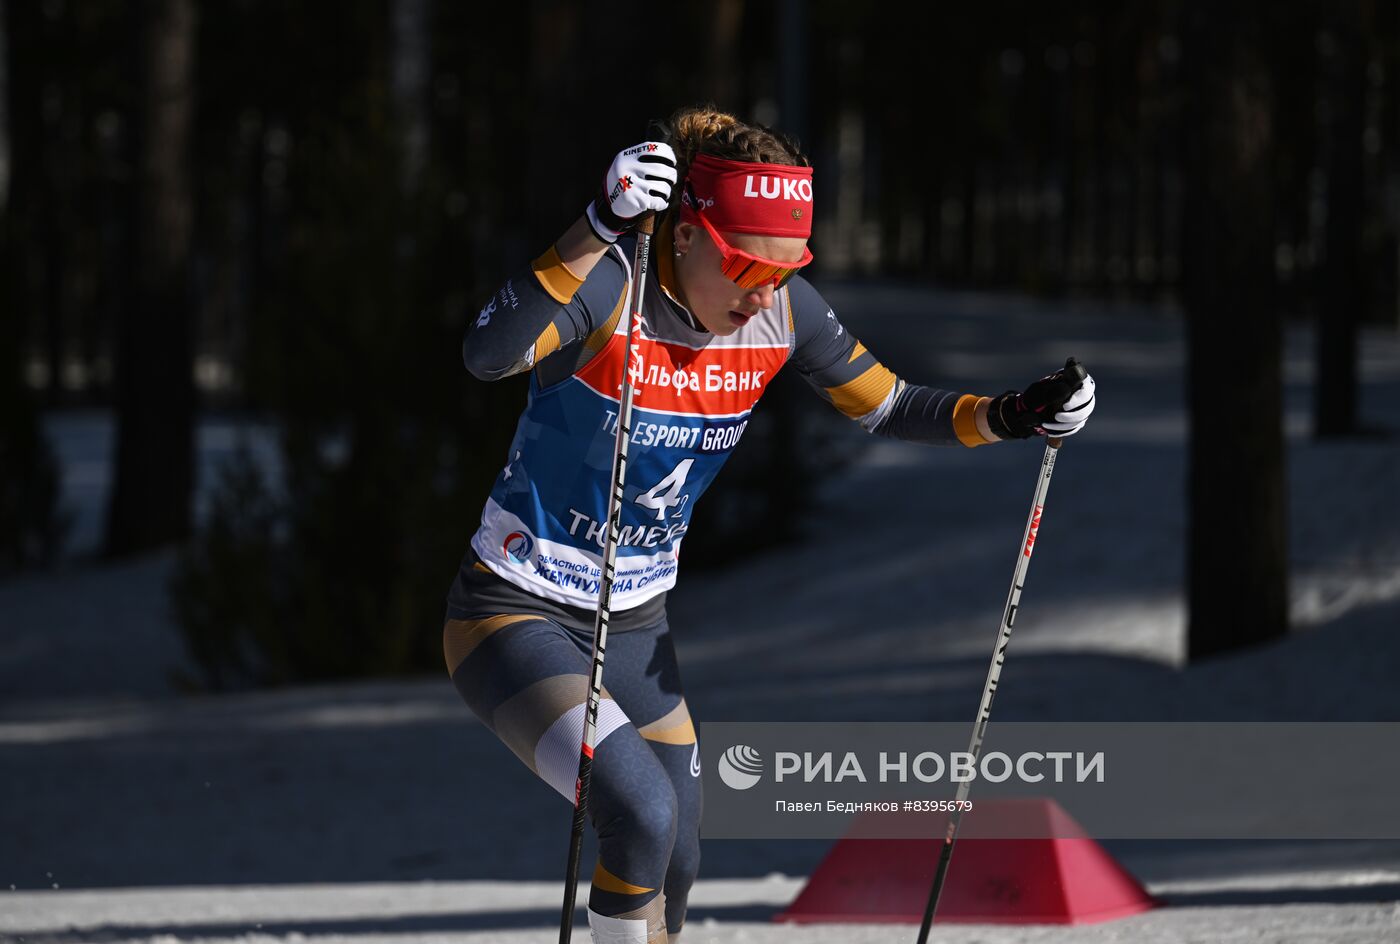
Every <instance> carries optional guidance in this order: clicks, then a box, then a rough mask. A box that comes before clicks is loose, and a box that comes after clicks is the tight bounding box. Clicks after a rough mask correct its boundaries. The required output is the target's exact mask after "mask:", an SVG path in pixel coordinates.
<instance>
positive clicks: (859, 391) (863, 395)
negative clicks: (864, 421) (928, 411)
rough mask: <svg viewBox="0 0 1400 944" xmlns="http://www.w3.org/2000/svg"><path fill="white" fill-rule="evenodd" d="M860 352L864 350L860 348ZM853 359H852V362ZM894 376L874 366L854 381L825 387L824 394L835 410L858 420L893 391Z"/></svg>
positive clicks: (884, 369) (876, 365) (885, 368)
mask: <svg viewBox="0 0 1400 944" xmlns="http://www.w3.org/2000/svg"><path fill="white" fill-rule="evenodd" d="M857 347H858V348H860V350H861V352H862V353H863V352H864V350H865V349H864V348H863V347H860V345H859V344H857ZM854 359H855V358H852V360H854ZM895 382H896V380H895V376H894V374H893V373H892V372H891V371H890V370H889V368H887V367H885V366H884V365H883V364H875V365H874V366H872V367H870V368H869V369H868V370H866V371H865V373H863V374H861V375H860V376H859V377H857V378H856V379H855V380H848V381H847V382H846V383H843V384H841V385H840V386H839V387H827V388H826V392H827V394H828V395H829V396H830V397H831V402H832V403H833V404H835V406H836V409H838V410H840V411H841V412H842V413H845V414H846V415H847V416H849V417H850V418H851V419H853V420H858V419H860V418H861V417H862V416H864V415H865V414H867V413H869V412H870V411H871V410H873V409H875V408H876V407H878V406H879V405H880V404H881V403H884V402H885V397H887V396H889V395H890V391H891V390H893V389H894V385H895Z"/></svg>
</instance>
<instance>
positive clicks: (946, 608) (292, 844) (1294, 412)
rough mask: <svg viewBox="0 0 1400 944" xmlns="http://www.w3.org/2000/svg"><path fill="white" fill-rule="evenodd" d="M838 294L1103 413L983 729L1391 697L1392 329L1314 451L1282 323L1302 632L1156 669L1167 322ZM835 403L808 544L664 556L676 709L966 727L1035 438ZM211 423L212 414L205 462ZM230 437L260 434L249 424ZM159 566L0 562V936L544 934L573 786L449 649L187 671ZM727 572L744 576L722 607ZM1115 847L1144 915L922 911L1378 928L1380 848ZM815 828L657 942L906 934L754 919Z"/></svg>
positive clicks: (891, 346) (769, 851)
mask: <svg viewBox="0 0 1400 944" xmlns="http://www.w3.org/2000/svg"><path fill="white" fill-rule="evenodd" d="M828 296H829V298H830V299H831V300H832V302H833V303H834V304H835V305H836V308H837V311H838V313H840V314H841V316H842V319H843V321H844V322H845V323H846V325H847V326H848V327H849V328H850V329H851V330H852V331H853V332H854V333H856V334H857V335H858V336H859V337H861V339H862V340H863V341H865V342H866V343H867V345H868V346H869V347H870V348H871V349H872V350H874V351H875V352H876V354H877V355H879V356H880V357H881V358H882V359H883V360H884V361H885V362H886V363H887V364H888V365H889V366H891V367H892V368H893V369H895V370H896V371H898V372H899V373H900V374H901V375H903V376H906V377H908V378H909V379H911V380H914V381H916V382H929V383H935V384H940V385H944V386H948V387H952V388H955V389H965V390H971V391H976V392H982V393H995V392H999V391H1000V390H1003V389H1006V388H1007V387H1012V386H1022V385H1024V384H1025V383H1027V382H1028V381H1030V380H1031V379H1034V378H1035V377H1037V376H1040V375H1041V374H1043V373H1045V372H1046V371H1048V370H1049V369H1052V368H1054V367H1056V366H1058V365H1059V364H1062V363H1063V361H1064V358H1065V357H1066V356H1069V355H1071V354H1073V355H1075V356H1077V357H1079V358H1080V360H1081V361H1083V362H1084V363H1085V364H1086V365H1087V366H1088V367H1089V369H1090V370H1091V371H1092V372H1093V374H1094V376H1095V378H1096V379H1097V380H1098V383H1099V391H1100V403H1099V406H1098V409H1097V411H1096V413H1095V416H1094V419H1093V420H1092V421H1091V423H1090V426H1089V428H1088V430H1087V431H1086V433H1085V434H1084V435H1082V436H1080V437H1076V438H1075V439H1072V440H1070V441H1069V442H1068V443H1067V445H1066V447H1065V449H1064V450H1063V452H1062V453H1061V455H1060V457H1059V461H1058V463H1057V466H1056V472H1055V478H1054V482H1053V484H1052V486H1051V490H1050V495H1049V498H1048V501H1047V505H1046V511H1045V518H1044V522H1043V524H1042V527H1041V531H1040V538H1039V541H1038V543H1037V553H1036V556H1035V558H1034V561H1033V563H1032V565H1031V568H1030V574H1029V579H1028V581H1027V585H1026V590H1025V595H1024V597H1023V600H1022V610H1021V615H1020V618H1019V619H1018V620H1017V626H1016V636H1015V638H1014V641H1013V644H1012V649H1011V654H1010V658H1009V661H1008V664H1007V668H1006V670H1005V673H1004V675H1003V687H1002V688H1001V690H1000V692H999V694H998V699H997V703H996V717H997V719H998V720H1006V721H1011V720H1030V719H1042V720H1135V719H1137V720H1210V719H1229V720H1400V686H1397V685H1396V684H1395V678H1396V674H1397V670H1400V533H1397V531H1396V529H1395V528H1394V526H1393V524H1392V523H1391V520H1390V518H1389V515H1388V514H1387V509H1388V507H1389V501H1388V499H1389V498H1390V496H1391V493H1392V492H1393V491H1394V488H1395V486H1396V484H1400V434H1398V433H1400V417H1397V416H1396V415H1394V414H1393V412H1388V411H1389V410H1390V409H1391V408H1390V405H1391V404H1394V403H1397V402H1400V338H1397V337H1396V335H1395V334H1394V333H1391V332H1379V331H1373V332H1368V334H1367V336H1366V338H1365V341H1364V342H1363V355H1362V373H1363V378H1364V382H1365V391H1364V396H1363V400H1362V406H1363V412H1364V415H1365V417H1366V419H1367V421H1368V423H1369V424H1370V425H1371V426H1374V427H1376V428H1377V429H1379V430H1382V431H1385V432H1384V434H1383V435H1376V436H1372V437H1367V438H1364V439H1359V440H1356V441H1352V442H1347V443H1337V444H1330V443H1329V444H1318V443H1315V442H1312V441H1310V440H1309V439H1308V432H1309V428H1310V405H1309V394H1310V390H1311V382H1312V370H1311V362H1310V346H1309V344H1310V340H1309V337H1308V334H1307V332H1306V331H1305V330H1301V329H1297V330H1292V331H1290V334H1289V343H1288V352H1287V359H1286V368H1285V369H1286V375H1285V376H1286V380H1287V396H1286V402H1285V404H1284V405H1283V408H1284V411H1285V417H1286V422H1287V429H1288V430H1289V435H1290V445H1289V464H1290V465H1289V484H1290V494H1291V508H1290V540H1291V546H1290V556H1291V560H1292V565H1293V567H1292V570H1293V573H1292V588H1291V595H1292V601H1293V612H1294V621H1295V624H1296V627H1297V628H1296V630H1295V632H1294V634H1293V635H1292V636H1291V637H1290V638H1288V639H1286V640H1284V641H1282V642H1280V643H1278V644H1276V645H1273V646H1269V647H1266V648H1264V649H1261V650H1258V651H1254V652H1249V653H1244V654H1240V655H1236V656H1232V657H1229V658H1225V659H1221V660H1217V661H1214V662H1210V663H1207V664H1204V665H1200V666H1192V667H1184V666H1183V665H1182V629H1183V609H1182V598H1181V591H1180V584H1181V575H1182V570H1183V566H1182V563H1183V562H1182V540H1183V534H1184V518H1183V500H1184V493H1183V474H1184V469H1185V453H1184V451H1183V446H1184V436H1185V430H1186V425H1185V415H1184V412H1183V407H1182V403H1183V391H1182V385H1181V372H1182V368H1183V364H1184V348H1183V343H1182V336H1181V326H1180V324H1179V323H1178V322H1177V321H1176V320H1175V319H1174V318H1173V317H1172V316H1171V315H1170V313H1166V312H1154V311H1144V310H1136V309H1131V308H1126V307H1113V306H1091V305H1056V306H1050V305H1046V304H1044V303H1039V302H1032V301H1027V300H1024V299H1019V298H1012V297H992V296H978V295H953V294H945V293H931V292H928V291H926V290H922V289H915V288H905V287H900V286H893V285H882V286H877V287H873V286H855V285H842V286H836V287H832V288H829V290H828ZM813 403H814V405H815V406H816V407H817V408H818V409H823V410H824V409H827V408H825V407H823V406H822V405H821V404H819V403H817V401H816V399H815V398H813ZM829 422H830V423H831V424H832V428H833V429H834V430H836V431H837V435H840V436H842V437H846V438H845V439H843V442H844V441H849V442H850V443H851V447H852V449H858V450H862V451H861V452H860V453H859V456H860V457H859V459H858V460H857V461H856V462H855V463H854V464H853V465H852V466H851V467H850V468H849V469H848V470H846V471H845V472H844V473H842V474H841V475H840V476H839V477H837V478H836V479H834V480H833V481H832V482H830V483H829V485H828V487H827V488H826V490H825V493H824V495H823V502H822V508H821V509H820V510H819V512H818V513H817V514H816V515H814V516H813V518H812V519H811V521H810V522H809V523H808V526H807V528H806V530H807V538H806V540H804V541H803V543H802V544H800V545H799V546H796V547H790V548H785V549H781V550H778V551H774V552H771V553H768V554H765V555H763V556H760V557H758V558H750V559H748V560H746V561H745V562H744V563H743V564H742V565H740V566H736V567H734V568H731V569H729V570H727V571H722V572H718V573H711V574H704V575H695V574H692V575H688V576H683V577H682V580H681V586H680V587H679V588H678V589H677V591H676V592H675V593H674V594H673V595H672V603H671V617H672V624H673V628H674V632H675V636H676V643H677V648H678V650H679V652H680V658H681V665H682V668H683V671H684V672H685V682H686V691H687V698H688V701H689V702H690V704H691V709H692V712H693V713H694V714H695V716H696V717H697V718H698V719H699V720H700V722H701V734H702V736H703V733H704V731H703V724H704V721H705V720H706V719H709V720H726V721H737V720H753V721H782V720H867V721H870V720H961V719H964V718H965V719H967V720H968V721H969V722H970V721H971V715H972V712H973V710H974V709H975V707H976V701H977V697H978V694H979V692H980V690H981V686H982V681H983V678H984V676H985V673H986V663H987V658H988V656H989V655H990V648H991V640H992V637H993V635H994V634H995V631H996V623H997V620H998V618H999V615H1000V607H1001V605H1002V603H1003V601H1004V599H1005V594H1006V587H1007V582H1008V581H1009V579H1010V571H1011V565H1012V563H1013V560H1014V554H1015V551H1016V545H1017V543H1018V541H1019V538H1020V534H1021V529H1022V527H1023V524H1024V518H1025V514H1026V510H1027V506H1028V504H1029V501H1030V496H1031V491H1032V488H1033V485H1034V477H1035V474H1036V469H1037V468H1038V465H1039V459H1040V447H1039V446H1037V445H1033V444H1007V445H1001V446H997V447H992V448H986V449H976V450H952V449H945V450H938V449H928V448H923V447H918V446H911V445H906V444H901V443H895V442H887V441H883V440H880V441H872V440H870V439H869V437H865V436H864V434H862V433H860V432H859V430H857V429H855V428H854V425H853V424H848V423H847V422H846V421H845V420H843V419H842V418H840V417H839V416H837V415H835V414H834V413H833V414H832V415H831V416H830V419H829ZM50 430H51V432H52V433H53V434H54V438H55V445H56V446H57V448H58V450H59V453H60V455H61V456H62V458H63V460H64V463H65V492H66V495H67V496H68V498H69V501H70V504H71V506H72V507H73V509H74V511H75V513H76V522H75V530H74V538H75V545H76V549H77V550H78V551H79V552H81V551H82V550H83V549H84V548H90V547H91V546H92V545H93V544H94V543H95V541H96V535H97V533H98V528H99V525H100V520H99V517H98V515H99V512H100V508H101V501H102V496H103V494H104V492H105V488H106V484H107V478H106V477H107V468H108V467H107V463H106V450H107V443H108V441H109V437H110V424H109V421H108V419H107V418H106V417H105V416H103V415H100V414H79V415H71V414H70V415H64V416H58V417H53V418H51V420H50ZM238 435H241V433H240V431H239V430H238V429H237V428H236V427H235V426H233V425H232V424H230V423H228V422H210V423H208V424H206V425H205V427H204V429H203V431H202V434H201V446H202V448H201V455H202V458H203V463H202V466H203V467H204V468H206V469H209V468H212V467H213V466H214V465H216V464H217V462H218V461H219V458H220V457H221V456H222V455H225V454H227V451H228V450H229V449H230V448H231V445H232V443H233V441H234V439H235V438H236V437H237V436H238ZM247 435H249V436H251V438H252V440H253V444H254V446H255V448H258V449H264V450H266V449H270V445H271V441H270V438H269V434H268V431H267V430H266V429H253V430H250V431H247ZM269 461H272V458H271V457H269ZM470 526H471V523H470V522H466V523H464V534H465V533H466V532H467V531H469V530H470ZM171 559H172V556H171V554H170V553H169V552H165V553H160V554H154V555H151V556H149V557H146V558H143V559H139V560H135V561H132V562H129V563H125V564H121V565H116V566H103V567H96V566H91V565H87V564H83V563H82V562H81V561H75V562H74V563H72V564H70V565H69V566H67V567H65V568H64V569H63V570H61V571H59V572H57V573H54V574H41V575H27V576H24V577H21V578H17V579H14V580H11V581H8V582H6V583H0V643H3V645H0V770H3V771H4V777H3V778H0V890H3V889H5V888H6V887H7V886H11V885H13V887H14V890H12V891H0V940H11V939H19V938H23V939H25V940H27V941H40V942H53V944H68V942H76V941H91V940H100V941H151V942H156V941H160V942H166V941H174V940H208V941H240V942H254V941H278V942H284V941H301V940H308V939H313V938H314V939H315V940H316V941H342V940H343V941H353V942H360V944H381V942H386V944H387V942H399V941H404V942H413V944H419V942H427V941H454V942H456V941H460V942H472V944H484V942H495V941H501V942H504V941H525V940H537V941H542V940H552V939H553V932H551V931H550V928H551V927H552V926H556V925H557V908H558V900H559V887H560V881H559V879H560V875H561V873H562V870H563V864H564V854H565V851H566V848H565V839H566V832H567V829H568V826H567V822H568V810H567V808H566V807H565V806H564V805H563V804H562V803H561V802H560V801H559V800H558V798H557V796H556V795H555V794H553V793H552V791H550V790H549V789H548V788H546V787H544V786H543V785H542V784H540V783H538V782H537V781H535V780H534V778H533V777H532V776H531V775H530V774H529V772H528V771H526V770H525V769H524V768H523V767H521V766H520V765H519V764H518V763H517V762H516V761H515V760H514V759H513V758H512V757H511V756H510V754H509V752H508V751H507V750H506V749H505V748H504V747H502V746H501V745H500V744H499V743H498V742H497V741H496V740H495V739H494V738H493V737H491V736H490V734H489V733H488V732H486V731H485V730H484V729H482V728H481V727H480V726H479V725H477V724H476V723H475V722H474V720H473V719H472V716H471V715H470V713H469V712H468V711H467V710H466V709H465V707H464V706H462V705H461V703H460V702H459V701H458V699H457V696H456V695H455V693H454V692H453V691H452V689H451V687H450V685H449V684H448V683H447V680H446V678H445V677H429V678H424V679H414V680H407V681H403V682H383V683H374V684H359V685H341V686H322V687H307V688H299V689H294V690H288V691H279V692H265V693H252V694H239V695H225V696H206V697H188V696H180V695H177V694H176V693H174V692H173V691H172V690H171V688H170V685H169V681H168V679H169V672H170V670H171V669H175V668H179V667H180V666H181V664H182V662H183V657H182V654H181V652H180V648H179V643H178V638H177V636H176V634H175V632H174V630H173V628H172V626H171V622H170V617H169V613H168V611H167V609H166V606H165V602H164V599H163V596H162V594H161V588H162V586H163V582H164V580H165V577H166V575H167V574H168V572H169V568H170V563H171ZM455 566H456V561H455V560H454V561H446V562H444V586H445V585H446V582H447V580H449V579H450V577H451V573H452V570H453V568H455ZM755 588H765V589H766V590H767V591H768V592H766V593H764V594H759V593H756V592H755ZM729 600H742V601H744V603H743V606H742V607H733V606H725V607H723V608H722V609H721V608H719V607H717V606H716V605H715V601H729ZM424 631H425V632H427V633H430V634H434V635H435V634H436V633H437V631H438V628H437V627H425V628H424ZM1106 845H1108V847H1109V848H1110V850H1111V851H1112V852H1114V854H1115V855H1117V856H1118V858H1119V859H1120V861H1122V862H1123V863H1124V864H1125V865H1126V866H1127V867H1128V869H1129V870H1130V871H1132V872H1133V873H1134V874H1135V875H1137V876H1138V877H1139V878H1140V879H1142V880H1143V881H1144V882H1146V883H1147V884H1148V886H1149V888H1150V889H1151V890H1152V891H1153V892H1154V893H1156V894H1159V895H1161V896H1163V897H1165V898H1166V899H1167V901H1168V902H1169V904H1170V907H1167V908H1163V909H1159V910H1156V911H1153V912H1150V913H1148V914H1145V915H1141V916H1138V917H1135V918H1130V919H1125V920H1122V921H1116V922H1111V923H1109V924H1105V925H1099V926H1093V927H1088V928H1048V927H1047V928H1024V927H1021V928H1008V927H993V926H975V927H974V926H950V927H945V928H938V929H936V933H935V936H934V940H936V941H946V942H952V941H957V942H973V941H977V942H987V944H999V942H1004V941H1007V942H1009V941H1013V940H1014V941H1071V940H1073V941H1085V942H1089V941H1094V942H1098V941H1129V940H1131V941H1147V942H1167V941H1201V942H1215V941H1244V940H1248V941H1288V942H1313V941H1316V942H1329V944H1331V942H1337V944H1340V942H1343V941H1346V942H1371V941H1375V942H1381V941H1391V942H1394V941H1400V905H1397V902H1398V901H1400V843H1396V842H1383V841H1373V842H1345V843H1344V842H1333V843H1326V842H1313V843H1294V842H1282V841H1281V842H1274V843H1225V842H1186V841H1182V842H1174V843H1162V842H1155V843H1149V842H1138V843H1133V842H1116V843H1108V844H1106ZM828 847H829V844H828V843H825V842H777V841H767V840H759V839H755V840H746V841H710V842H708V843H707V844H706V846H705V850H704V856H705V861H704V863H703V864H702V867H701V882H700V884H699V885H698V886H697V889H696V893H695V896H694V899H693V906H692V910H691V923H690V925H689V926H688V928H687V931H686V934H685V936H684V937H683V940H687V941H725V942H728V941H753V942H766V941H791V942H804V944H805V942H836V941H899V940H912V938H913V929H911V928H904V927H889V926H886V927H877V926H863V927H855V926H832V927H812V926H807V927H802V928H794V927H789V926H776V925H772V924H771V923H769V921H768V918H769V917H770V916H771V914H772V913H774V912H775V911H777V910H779V909H780V908H781V907H782V906H783V905H785V904H786V903H787V902H788V901H790V900H791V898H792V897H793V895H794V894H795V893H796V891H797V889H798V888H799V887H800V885H801V879H800V876H803V875H806V874H808V873H809V872H810V871H811V870H812V868H813V867H814V866H815V865H816V863H817V862H818V861H819V860H820V858H821V856H822V855H823V854H824V852H825V851H826V849H827V848H828ZM589 855H590V853H589V852H588V850H586V851H585V857H586V858H588V857H589ZM789 876H796V877H789ZM55 886H57V887H55ZM580 900H584V898H583V896H581V898H580ZM585 938H586V935H584V934H582V933H579V934H578V935H576V939H578V940H584V939H585Z"/></svg>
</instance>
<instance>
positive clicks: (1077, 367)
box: [1046, 357, 1089, 449]
mask: <svg viewBox="0 0 1400 944" xmlns="http://www.w3.org/2000/svg"><path fill="white" fill-rule="evenodd" d="M1064 373H1065V379H1066V380H1068V381H1069V382H1070V383H1071V384H1073V385H1074V386H1075V388H1076V389H1078V387H1079V385H1080V384H1082V383H1083V382H1084V378H1085V377H1088V376H1089V372H1088V371H1087V370H1085V369H1084V365H1083V364H1081V363H1079V361H1077V360H1075V359H1074V358H1072V357H1071V358H1070V359H1069V360H1067V361H1065V371H1064ZM1063 442H1064V439H1062V438H1061V437H1059V436H1048V437H1046V443H1047V444H1048V445H1049V446H1050V448H1051V449H1059V448H1060V444H1061V443H1063Z"/></svg>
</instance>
